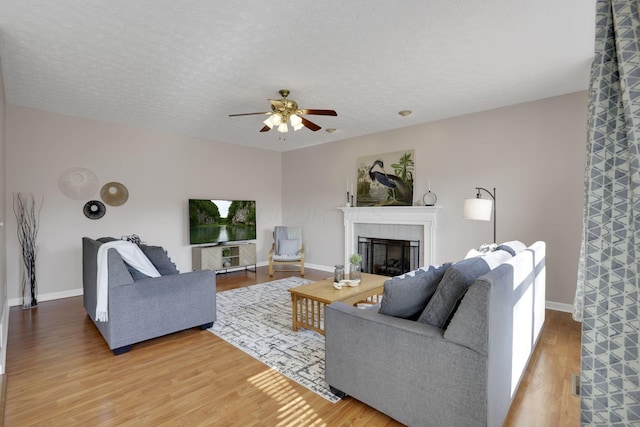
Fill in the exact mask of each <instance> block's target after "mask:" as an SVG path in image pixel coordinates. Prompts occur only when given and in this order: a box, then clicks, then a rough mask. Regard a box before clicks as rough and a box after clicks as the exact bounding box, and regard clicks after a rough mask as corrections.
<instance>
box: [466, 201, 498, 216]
mask: <svg viewBox="0 0 640 427" xmlns="http://www.w3.org/2000/svg"><path fill="white" fill-rule="evenodd" d="M492 205H493V201H491V200H487V199H466V200H465V201H464V218H466V219H476V220H480V221H489V220H491V206H492Z"/></svg>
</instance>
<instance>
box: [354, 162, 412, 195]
mask: <svg viewBox="0 0 640 427" xmlns="http://www.w3.org/2000/svg"><path fill="white" fill-rule="evenodd" d="M414 170H415V163H414V150H405V151H397V152H394V153H387V154H378V155H375V156H365V157H359V158H358V180H357V187H356V206H411V205H413V172H414Z"/></svg>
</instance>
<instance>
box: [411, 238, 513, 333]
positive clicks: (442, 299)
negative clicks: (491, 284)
mask: <svg viewBox="0 0 640 427" xmlns="http://www.w3.org/2000/svg"><path fill="white" fill-rule="evenodd" d="M510 258H511V254H510V253H509V252H507V251H503V250H500V251H494V252H491V253H489V254H487V255H483V256H478V257H474V258H467V259H464V260H462V261H458V262H456V263H455V264H453V265H452V266H451V267H449V268H448V269H447V271H446V272H445V274H444V277H443V278H442V280H441V281H440V284H439V285H438V288H437V289H436V292H435V293H434V294H433V297H432V298H431V300H430V301H429V303H428V304H427V306H426V307H425V309H424V310H423V311H422V314H421V315H420V317H418V322H421V323H428V324H429V325H433V326H436V327H438V328H445V327H446V326H447V325H448V324H449V321H450V320H451V317H452V316H453V313H454V312H455V308H456V307H457V305H458V302H459V301H460V300H461V299H462V297H463V296H464V294H465V292H466V291H467V289H469V286H471V284H472V283H473V282H474V281H475V280H476V279H477V278H478V277H480V276H482V275H483V274H485V273H488V272H489V271H491V270H492V269H494V268H495V267H497V266H498V265H500V264H502V263H503V262H505V261H506V260H508V259H510Z"/></svg>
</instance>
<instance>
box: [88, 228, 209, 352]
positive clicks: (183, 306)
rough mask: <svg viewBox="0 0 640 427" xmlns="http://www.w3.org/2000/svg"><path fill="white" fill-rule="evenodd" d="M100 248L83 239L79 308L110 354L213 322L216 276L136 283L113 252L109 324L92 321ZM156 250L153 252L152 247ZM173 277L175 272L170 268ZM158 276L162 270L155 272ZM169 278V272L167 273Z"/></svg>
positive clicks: (206, 272)
mask: <svg viewBox="0 0 640 427" xmlns="http://www.w3.org/2000/svg"><path fill="white" fill-rule="evenodd" d="M100 245H102V242H99V241H97V240H93V239H90V238H88V237H83V238H82V275H83V290H84V294H83V302H84V308H85V310H86V311H87V314H88V315H89V317H90V318H91V320H92V321H93V322H94V324H95V325H96V327H97V328H98V330H99V331H100V333H101V334H102V336H103V337H104V339H105V341H106V342H107V344H108V345H109V348H110V349H111V350H113V352H114V354H120V353H124V352H126V351H128V350H130V349H131V345H132V344H135V343H138V342H141V341H145V340H148V339H151V338H155V337H159V336H162V335H166V334H170V333H173V332H177V331H181V330H184V329H188V328H192V327H196V326H199V327H200V328H201V329H206V328H209V327H211V326H212V325H213V322H215V320H216V275H215V273H214V272H213V271H210V270H203V271H196V272H190V273H184V274H166V275H163V276H160V277H155V278H150V277H147V278H139V279H137V280H134V278H133V276H132V273H130V270H129V269H128V268H127V265H126V264H125V262H124V261H123V260H122V258H121V256H120V254H119V253H118V252H117V250H116V249H113V248H111V249H108V250H107V257H108V259H107V263H108V275H109V276H108V277H109V279H108V287H109V289H108V319H109V320H108V321H107V322H101V321H96V302H97V292H96V287H97V285H96V278H97V256H98V248H99V247H100ZM156 248H157V247H156ZM173 269H174V271H175V273H177V270H175V266H173ZM158 270H159V271H161V272H162V269H161V268H159V269H158ZM169 273H173V272H171V271H170V272H169Z"/></svg>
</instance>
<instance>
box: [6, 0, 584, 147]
mask: <svg viewBox="0 0 640 427" xmlns="http://www.w3.org/2000/svg"><path fill="white" fill-rule="evenodd" d="M594 25H595V0H587V1H585V0H562V1H558V0H537V1H534V0H484V1H478V0H449V1H435V0H408V1H400V0H396V1H366V2H365V1H346V0H325V1H294V2H291V1H288V2H283V1H278V0H275V1H271V2H265V1H258V0H250V1H236V2H220V1H180V0H163V1H160V0H136V1H131V0H109V1H103V0H56V1H41V0H37V1H36V0H0V31H1V33H0V37H1V39H0V57H1V59H2V68H3V73H4V83H5V92H6V100H7V102H9V103H12V104H17V105H22V106H27V107H33V108H38V109H42V110H47V111H53V112H59V113H63V114H68V115H72V116H79V117H88V118H94V119H99V120H105V121H109V122H117V123H125V124H130V125H134V126H141V127H146V128H152V129H158V130H162V131H169V132H173V133H178V134H184V135H192V136H197V137H202V138H207V139H212V140H216V141H220V142H225V143H233V144H244V145H249V146H254V147H260V148H265V149H269V150H276V151H287V150H292V149H296V148H301V147H307V146H311V145H315V144H321V143H326V142H330V141H336V140H340V139H345V138H350V137H354V136H359V135H365V134H371V133H375V132H380V131H383V130H388V129H394V128H399V127H405V126H412V125H416V124H419V123H425V122H430V121H434V120H439V119H443V118H447V117H453V116H458V115H462V114H467V113H471V112H476V111H481V110H487V109H491V108H496V107H501V106H506V105H512V104H517V103H520V102H526V101H531V100H535V99H541V98H546V97H550V96H555V95H560V94H565V93H570V92H576V91H580V90H585V89H587V87H588V74H589V66H590V62H591V59H592V58H593V44H594V43H593V40H594ZM282 88H288V89H290V90H291V95H290V98H291V99H294V100H296V101H297V102H298V104H299V106H300V107H301V108H317V109H334V110H336V111H337V112H338V117H326V116H307V118H308V119H310V120H312V121H314V122H315V123H317V124H319V125H320V126H322V128H323V129H322V130H320V131H318V132H311V131H310V130H308V129H306V128H305V129H301V130H299V131H297V132H289V133H288V134H286V135H283V134H279V133H278V132H276V131H275V130H272V131H271V132H267V133H259V132H258V130H259V129H260V128H261V127H262V123H261V122H262V120H263V117H262V116H246V117H234V118H230V117H228V116H227V115H228V114H231V113H245V112H258V111H268V110H269V108H270V107H269V103H268V101H267V99H268V98H279V95H278V90H279V89H282ZM403 109H410V110H413V114H412V115H410V116H408V117H401V116H399V115H398V114H397V112H398V111H399V110H403ZM326 128H337V129H338V131H337V132H335V133H333V134H329V133H327V132H325V131H324V130H325V129H326ZM283 137H284V139H283Z"/></svg>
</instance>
